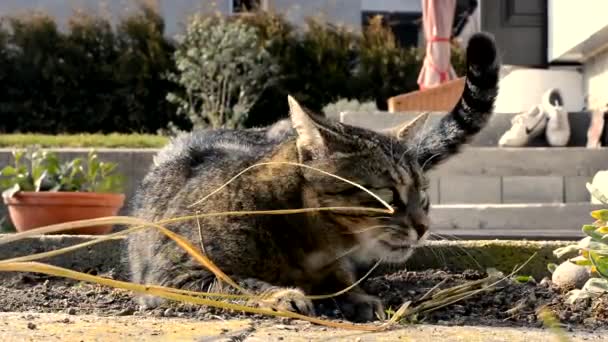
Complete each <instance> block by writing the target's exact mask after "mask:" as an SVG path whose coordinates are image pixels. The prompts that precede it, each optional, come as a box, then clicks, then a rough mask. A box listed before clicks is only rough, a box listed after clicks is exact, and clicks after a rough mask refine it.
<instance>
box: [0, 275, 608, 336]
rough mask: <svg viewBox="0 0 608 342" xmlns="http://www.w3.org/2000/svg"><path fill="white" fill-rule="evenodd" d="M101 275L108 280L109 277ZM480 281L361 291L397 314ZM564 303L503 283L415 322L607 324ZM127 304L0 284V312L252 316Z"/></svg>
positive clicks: (368, 284) (120, 296) (411, 280)
mask: <svg viewBox="0 0 608 342" xmlns="http://www.w3.org/2000/svg"><path fill="white" fill-rule="evenodd" d="M105 276H107V277H112V275H111V274H108V275H105ZM485 276H486V275H485V274H483V273H481V272H477V271H466V272H462V273H451V272H448V271H438V270H433V271H424V272H406V271H399V272H395V273H392V274H388V275H383V276H377V277H374V278H371V279H369V280H367V281H365V282H364V283H363V285H362V286H363V287H364V288H365V290H366V291H368V293H370V294H375V295H378V296H380V297H381V298H382V299H383V300H384V302H385V304H386V307H387V308H390V309H393V310H397V309H398V308H399V307H400V306H401V304H402V303H404V302H405V301H410V300H411V301H416V300H417V299H419V298H421V297H422V296H423V295H424V294H425V293H427V292H428V291H429V290H431V289H432V288H433V287H435V286H436V285H437V284H439V283H440V282H442V281H443V283H442V284H441V285H440V286H439V288H448V287H452V286H455V285H459V284H463V283H465V282H467V281H471V280H477V279H481V278H483V277H485ZM565 298H566V297H565V293H564V292H563V291H560V290H558V289H556V288H554V287H553V286H552V285H551V284H550V282H546V281H544V282H541V283H536V282H534V281H532V282H527V283H519V282H516V281H512V280H506V281H503V282H502V283H501V284H499V285H498V286H497V287H496V288H495V289H494V290H492V291H487V292H483V293H480V294H477V295H475V296H473V297H471V298H468V299H466V300H463V301H461V302H458V303H455V304H452V305H449V306H447V307H444V308H441V309H439V310H436V311H434V312H431V313H425V314H420V315H419V316H418V317H416V321H417V322H424V323H432V324H445V325H488V326H494V327H496V326H520V327H540V326H541V325H542V322H541V321H540V320H539V319H538V316H537V313H538V310H539V308H541V307H544V306H546V307H548V308H549V309H551V310H552V311H553V312H554V313H555V315H556V317H557V318H558V319H559V320H560V321H561V323H562V324H563V325H564V326H565V327H566V328H567V329H568V328H570V329H575V328H577V329H578V328H585V329H594V328H597V327H601V326H606V324H608V296H604V297H601V298H599V299H598V300H594V301H591V300H581V301H578V302H577V303H575V304H574V305H568V304H566V303H565ZM133 299H134V296H133V295H132V294H131V293H130V292H128V291H123V290H116V289H111V288H108V287H104V286H99V285H94V284H89V283H83V282H75V281H70V280H65V279H58V278H54V277H45V276H36V275H30V274H20V275H18V276H11V277H10V278H8V279H7V278H4V279H3V281H2V285H0V311H5V312H28V313H33V312H39V313H56V312H63V313H67V314H71V315H81V314H95V315H100V316H125V315H141V316H154V317H186V318H196V319H201V320H208V319H217V318H236V317H249V318H251V317H252V316H251V315H245V314H242V313H232V312H225V311H222V310H218V309H214V308H208V307H200V306H194V305H188V304H178V303H172V304H166V305H164V306H163V307H160V308H156V309H153V310H146V309H143V308H140V307H139V306H138V305H137V303H136V302H135V301H134V300H133ZM319 311H320V312H322V313H324V316H328V317H331V318H335V319H340V318H341V317H340V313H339V310H337V309H336V308H329V307H320V308H319ZM256 318H260V319H268V318H265V317H257V316H256Z"/></svg>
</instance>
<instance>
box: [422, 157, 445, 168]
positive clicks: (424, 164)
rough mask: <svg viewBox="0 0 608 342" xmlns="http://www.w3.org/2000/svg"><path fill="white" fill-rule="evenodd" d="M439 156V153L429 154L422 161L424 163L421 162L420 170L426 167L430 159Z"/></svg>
mask: <svg viewBox="0 0 608 342" xmlns="http://www.w3.org/2000/svg"><path fill="white" fill-rule="evenodd" d="M439 156H441V153H435V154H433V155H432V156H430V157H429V158H428V159H427V160H425V161H424V163H422V167H421V168H422V170H424V168H425V167H426V164H428V163H429V162H430V161H431V160H433V159H434V158H435V157H439Z"/></svg>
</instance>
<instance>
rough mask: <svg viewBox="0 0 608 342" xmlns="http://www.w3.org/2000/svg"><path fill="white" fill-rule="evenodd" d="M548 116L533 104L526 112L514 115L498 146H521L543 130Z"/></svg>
mask: <svg viewBox="0 0 608 342" xmlns="http://www.w3.org/2000/svg"><path fill="white" fill-rule="evenodd" d="M547 120H548V117H547V115H546V114H545V112H544V111H543V110H542V108H541V107H540V106H534V107H532V108H530V109H529V110H528V111H527V112H523V113H521V114H518V115H516V116H515V117H514V118H513V119H512V120H511V128H510V129H509V130H508V131H506V132H505V133H504V134H503V135H502V137H500V140H499V141H498V146H500V147H522V146H525V145H527V144H528V143H529V142H530V140H532V139H533V138H535V137H537V136H538V135H539V134H540V133H542V132H543V130H544V129H545V127H546V125H547Z"/></svg>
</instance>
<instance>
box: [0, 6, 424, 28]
mask: <svg viewBox="0 0 608 342" xmlns="http://www.w3.org/2000/svg"><path fill="white" fill-rule="evenodd" d="M157 3H158V6H159V10H160V12H161V14H162V15H163V17H164V19H165V24H166V33H167V35H169V36H173V35H175V34H176V33H179V32H180V31H181V27H182V25H183V23H184V22H185V19H186V18H187V16H188V15H191V14H193V13H196V12H205V11H214V10H217V11H220V12H222V13H230V12H232V0H157ZM261 4H262V7H263V8H265V9H270V8H272V9H276V10H279V11H283V12H285V13H286V14H287V17H288V18H289V19H291V20H292V21H293V22H294V23H296V24H301V23H303V21H304V18H305V17H307V16H311V15H315V14H319V13H323V14H324V15H325V17H326V18H327V19H328V20H329V21H330V22H333V23H336V24H338V23H341V24H345V25H348V26H351V27H353V28H354V29H360V28H361V12H362V11H363V10H369V11H389V12H390V11H401V12H422V9H421V1H420V0H261ZM135 5H136V2H135V1H134V0H105V1H97V0H68V1H57V0H0V15H8V14H16V13H23V12H26V11H29V10H41V11H44V12H46V13H48V14H50V15H52V16H54V17H55V18H56V19H57V21H58V23H59V25H60V27H62V28H63V27H65V25H66V23H67V19H68V18H69V16H70V15H71V13H72V11H73V10H74V9H86V10H88V11H93V12H98V13H104V14H108V13H109V14H111V17H113V18H117V17H119V16H122V15H125V14H127V13H129V12H130V11H133V10H134V9H135V8H136V6H135Z"/></svg>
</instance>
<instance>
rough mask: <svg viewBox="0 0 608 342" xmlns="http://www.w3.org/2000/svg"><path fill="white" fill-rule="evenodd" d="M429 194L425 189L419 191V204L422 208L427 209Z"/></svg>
mask: <svg viewBox="0 0 608 342" xmlns="http://www.w3.org/2000/svg"><path fill="white" fill-rule="evenodd" d="M429 205H430V203H429V196H428V194H427V193H426V191H420V206H421V207H422V208H424V210H428V209H429Z"/></svg>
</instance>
